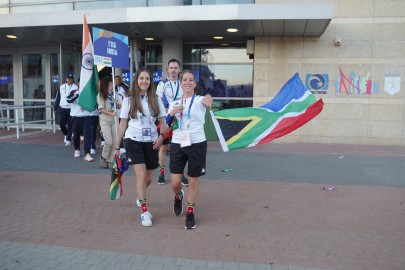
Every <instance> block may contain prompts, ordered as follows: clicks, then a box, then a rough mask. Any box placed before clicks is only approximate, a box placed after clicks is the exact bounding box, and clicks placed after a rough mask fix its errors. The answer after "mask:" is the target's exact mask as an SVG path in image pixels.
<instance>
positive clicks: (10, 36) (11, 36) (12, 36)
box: [6, 35, 17, 39]
mask: <svg viewBox="0 0 405 270" xmlns="http://www.w3.org/2000/svg"><path fill="white" fill-rule="evenodd" d="M6 37H7V38H12V39H15V38H17V36H15V35H6Z"/></svg>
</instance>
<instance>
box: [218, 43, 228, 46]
mask: <svg viewBox="0 0 405 270" xmlns="http://www.w3.org/2000/svg"><path fill="white" fill-rule="evenodd" d="M220 45H221V46H229V44H228V43H221V44H220Z"/></svg>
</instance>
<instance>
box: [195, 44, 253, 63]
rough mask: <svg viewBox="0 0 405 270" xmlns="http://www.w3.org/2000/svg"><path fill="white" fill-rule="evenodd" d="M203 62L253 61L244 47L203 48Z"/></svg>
mask: <svg viewBox="0 0 405 270" xmlns="http://www.w3.org/2000/svg"><path fill="white" fill-rule="evenodd" d="M202 62H203V63H207V64H210V63H253V59H249V55H247V54H246V47H243V48H238V47H236V48H235V47H233V48H225V47H224V48H207V47H205V48H203V49H202Z"/></svg>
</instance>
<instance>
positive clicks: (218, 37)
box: [214, 36, 224, 39]
mask: <svg viewBox="0 0 405 270" xmlns="http://www.w3.org/2000/svg"><path fill="white" fill-rule="evenodd" d="M223 38H224V37H220V36H216V37H214V39H223Z"/></svg>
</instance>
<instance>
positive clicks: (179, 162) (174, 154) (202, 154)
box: [170, 141, 207, 177]
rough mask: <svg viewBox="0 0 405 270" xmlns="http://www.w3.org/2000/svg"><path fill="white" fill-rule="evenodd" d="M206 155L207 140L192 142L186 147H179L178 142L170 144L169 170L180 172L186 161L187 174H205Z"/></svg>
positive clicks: (175, 172) (195, 175)
mask: <svg viewBox="0 0 405 270" xmlns="http://www.w3.org/2000/svg"><path fill="white" fill-rule="evenodd" d="M206 157H207V141H204V142H200V143H193V144H192V145H191V146H188V147H183V148H181V147H180V144H178V143H172V144H171V145H170V172H171V173H174V174H181V173H183V171H184V168H185V166H186V163H187V162H188V170H187V175H188V176H190V177H200V176H202V175H205V165H206Z"/></svg>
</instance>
